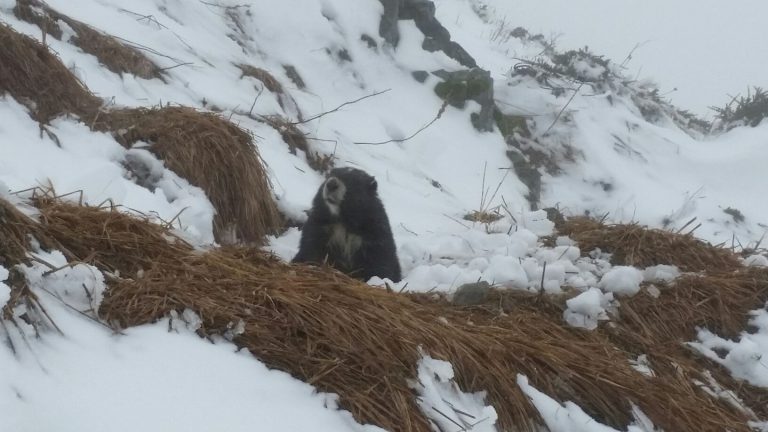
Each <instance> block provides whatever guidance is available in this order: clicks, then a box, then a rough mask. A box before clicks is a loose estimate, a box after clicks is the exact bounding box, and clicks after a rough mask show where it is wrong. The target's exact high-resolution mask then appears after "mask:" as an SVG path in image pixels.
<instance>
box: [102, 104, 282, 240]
mask: <svg viewBox="0 0 768 432" xmlns="http://www.w3.org/2000/svg"><path fill="white" fill-rule="evenodd" d="M93 128H95V129H97V130H104V131H114V135H115V138H116V139H117V140H118V142H120V143H121V144H123V145H124V146H126V147H130V146H131V145H133V144H134V143H136V142H138V141H142V142H146V143H149V144H150V145H151V146H150V147H149V150H151V151H152V152H153V153H154V154H156V155H157V156H158V157H159V158H160V159H162V160H163V161H164V162H165V165H166V166H167V167H168V168H169V169H171V170H172V171H173V172H175V173H176V174H178V175H179V176H181V177H183V178H185V179H187V180H188V181H189V182H190V183H192V184H193V185H195V186H198V187H200V188H202V189H203V190H204V191H205V193H206V195H207V196H208V198H209V199H210V200H211V202H212V203H213V206H214V207H215V208H216V211H217V214H216V216H215V217H214V221H213V223H214V234H215V236H216V240H217V241H218V242H219V243H222V244H233V243H238V242H245V243H246V244H254V245H259V244H261V243H262V242H263V240H264V237H265V236H266V235H268V234H274V233H276V232H277V231H278V229H279V228H280V227H281V225H282V219H281V217H280V214H279V212H278V210H277V207H276V205H275V202H274V200H273V197H272V185H271V184H270V182H269V177H268V175H267V173H266V169H265V167H264V163H263V161H262V159H261V157H260V156H259V154H258V151H257V149H256V147H255V146H254V145H253V143H252V137H251V135H250V134H249V133H248V132H247V131H245V130H243V129H241V128H239V127H237V126H235V125H234V124H232V123H231V122H228V121H226V120H224V119H223V118H221V117H220V116H219V115H217V114H213V113H206V112H201V111H197V110H195V109H192V108H186V107H163V108H135V109H121V110H114V111H110V112H104V113H102V114H101V115H100V116H99V117H98V118H96V119H95V121H94V123H93Z"/></svg>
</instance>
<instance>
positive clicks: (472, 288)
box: [451, 281, 491, 306]
mask: <svg viewBox="0 0 768 432" xmlns="http://www.w3.org/2000/svg"><path fill="white" fill-rule="evenodd" d="M490 291H491V284H489V283H488V282H485V281H480V282H475V283H468V284H464V285H462V286H460V287H459V288H458V289H457V290H456V292H455V293H453V300H451V302H452V303H453V304H454V305H455V306H475V305H479V304H483V303H485V300H486V298H488V293H489V292H490Z"/></svg>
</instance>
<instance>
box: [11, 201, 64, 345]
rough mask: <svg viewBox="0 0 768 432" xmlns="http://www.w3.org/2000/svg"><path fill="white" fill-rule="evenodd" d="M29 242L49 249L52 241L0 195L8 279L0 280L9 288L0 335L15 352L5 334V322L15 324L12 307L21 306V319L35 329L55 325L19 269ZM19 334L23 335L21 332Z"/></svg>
mask: <svg viewBox="0 0 768 432" xmlns="http://www.w3.org/2000/svg"><path fill="white" fill-rule="evenodd" d="M33 241H34V242H35V243H36V244H35V245H34V246H35V247H40V248H45V249H51V248H52V247H53V246H54V242H53V240H52V239H51V238H50V237H49V236H48V235H47V233H46V232H45V230H44V229H43V228H42V226H40V224H38V223H37V221H35V220H33V219H32V218H30V217H29V216H27V215H25V214H24V213H22V212H20V211H19V210H18V209H17V208H16V206H15V205H13V204H11V203H10V202H8V201H6V200H5V199H2V198H0V265H2V266H3V267H5V268H6V269H7V270H8V279H7V280H5V281H4V283H5V284H6V285H7V286H8V287H10V289H11V293H10V296H9V299H8V301H7V302H6V303H5V304H4V305H2V307H0V330H2V331H0V334H2V333H5V336H6V341H5V342H6V344H7V345H8V346H9V347H10V349H11V351H13V352H16V348H15V346H14V344H13V341H12V339H11V338H10V336H9V335H8V332H9V329H8V328H7V326H6V324H5V323H6V321H7V322H9V323H12V324H13V325H15V326H16V327H18V326H19V324H18V323H17V322H16V318H15V317H14V307H16V306H18V305H19V304H23V305H25V307H26V313H25V315H24V319H25V321H27V322H28V323H29V324H31V325H32V326H34V327H35V328H36V329H38V330H39V328H40V326H41V325H46V326H47V327H53V328H55V326H56V324H55V323H54V322H53V321H52V320H51V319H50V317H48V314H47V312H46V311H45V309H44V308H43V307H42V305H41V304H40V302H39V301H38V299H37V296H36V295H35V294H34V293H33V292H32V291H31V290H30V288H29V285H28V284H27V279H26V277H25V276H24V273H23V272H22V271H21V269H20V268H19V266H22V265H27V264H29V263H30V261H31V257H32V255H30V251H31V250H32V249H33ZM20 334H21V335H22V337H23V332H22V333H20Z"/></svg>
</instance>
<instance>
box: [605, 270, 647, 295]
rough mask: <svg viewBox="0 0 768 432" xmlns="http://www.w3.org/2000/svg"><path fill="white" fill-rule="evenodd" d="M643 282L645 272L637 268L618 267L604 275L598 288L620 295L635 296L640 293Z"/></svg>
mask: <svg viewBox="0 0 768 432" xmlns="http://www.w3.org/2000/svg"><path fill="white" fill-rule="evenodd" d="M641 282H643V272H641V271H640V270H638V269H637V268H635V267H631V266H616V267H613V268H612V269H610V270H608V273H606V274H604V275H603V277H602V278H601V279H600V283H599V284H598V286H599V287H600V288H602V289H603V290H605V291H608V292H612V293H615V294H618V295H624V296H633V295H635V294H637V293H638V291H640V283H641Z"/></svg>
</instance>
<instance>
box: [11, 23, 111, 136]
mask: <svg viewBox="0 0 768 432" xmlns="http://www.w3.org/2000/svg"><path fill="white" fill-rule="evenodd" d="M0 93H8V94H10V95H11V96H12V97H13V98H14V99H16V100H17V101H18V102H20V103H23V104H25V105H27V107H28V108H29V110H30V112H31V114H32V116H33V118H35V120H37V121H39V122H41V123H47V122H48V121H50V120H51V119H53V118H55V117H57V116H59V115H62V114H68V113H73V114H76V115H83V114H84V113H93V112H96V111H97V110H98V109H99V107H100V106H101V100H100V99H99V98H97V97H95V96H94V95H92V94H91V93H90V92H89V91H88V89H86V88H85V86H84V85H83V83H81V82H80V81H79V80H78V79H77V78H75V76H74V75H73V74H72V73H71V72H70V71H69V70H68V69H67V68H66V67H65V66H64V64H62V63H61V61H60V60H59V58H58V57H56V56H55V55H54V54H52V53H51V52H50V51H49V50H48V49H47V48H46V47H45V46H43V45H42V44H41V43H40V42H38V41H36V40H35V39H33V38H31V37H28V36H25V35H22V34H20V33H18V32H16V31H15V30H13V29H12V28H11V27H10V26H8V25H5V24H0Z"/></svg>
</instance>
